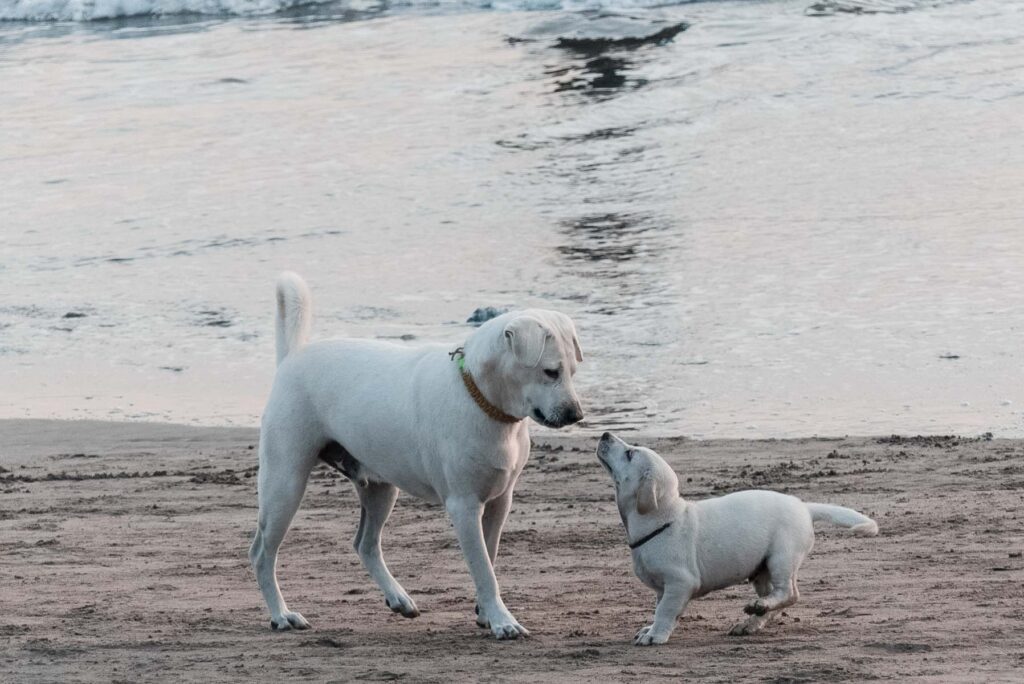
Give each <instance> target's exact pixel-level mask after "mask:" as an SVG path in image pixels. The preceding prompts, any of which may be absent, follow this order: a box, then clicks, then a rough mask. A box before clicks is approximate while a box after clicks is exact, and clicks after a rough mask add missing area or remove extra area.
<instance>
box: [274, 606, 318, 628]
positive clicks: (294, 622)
mask: <svg viewBox="0 0 1024 684" xmlns="http://www.w3.org/2000/svg"><path fill="white" fill-rule="evenodd" d="M310 627H312V625H310V624H309V622H308V621H307V620H306V618H304V617H302V615H300V614H299V613H294V612H292V611H290V610H286V611H285V612H283V613H281V614H280V615H278V616H277V617H272V618H270V629H272V630H274V631H275V632H287V631H288V630H290V629H309V628H310Z"/></svg>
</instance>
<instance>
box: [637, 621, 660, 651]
mask: <svg viewBox="0 0 1024 684" xmlns="http://www.w3.org/2000/svg"><path fill="white" fill-rule="evenodd" d="M666 641H668V634H659V633H658V632H655V631H654V625H647V626H646V627H644V628H642V629H641V630H640V631H639V632H637V633H636V638H634V639H633V645H634V646H657V645H658V644H664V643H665V642H666Z"/></svg>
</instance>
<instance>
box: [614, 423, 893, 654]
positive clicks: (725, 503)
mask: <svg viewBox="0 0 1024 684" xmlns="http://www.w3.org/2000/svg"><path fill="white" fill-rule="evenodd" d="M597 457H598V459H600V461H601V464H602V465H603V466H604V467H605V469H607V470H608V472H609V473H610V474H611V476H612V479H613V480H614V481H615V501H616V503H617V504H618V507H619V514H620V515H621V516H622V522H623V524H624V525H625V527H626V535H627V540H628V542H629V546H630V548H631V549H632V551H633V569H634V571H635V572H636V574H637V577H639V578H640V581H642V582H643V583H644V584H646V585H647V586H648V587H650V588H651V589H654V590H655V591H656V592H658V606H657V608H656V609H655V611H654V623H653V624H650V625H647V626H645V627H643V628H642V629H641V630H640V631H639V632H637V635H636V638H635V640H634V643H635V644H637V645H639V646H649V645H651V644H663V643H665V642H666V641H668V638H669V636H670V635H671V634H672V631H673V630H674V629H675V627H676V618H677V617H679V615H680V614H681V613H682V612H683V609H684V608H685V607H686V604H687V602H688V601H689V600H690V599H693V598H697V597H698V596H703V595H705V594H707V593H709V592H712V591H715V590H716V589H722V588H724V587H728V586H732V585H734V584H740V583H742V582H746V581H748V580H749V581H750V582H751V583H752V584H753V585H754V589H755V590H756V591H757V595H758V596H759V597H760V598H758V599H756V600H754V601H751V602H750V603H748V604H747V606H746V607H745V608H744V609H743V610H744V612H745V613H747V614H748V615H750V617H749V618H748V619H746V620H744V621H743V622H740V623H739V624H737V625H736V626H735V627H733V628H732V630H731V631H730V632H729V634H731V635H737V636H738V635H744V634H753V633H754V632H756V631H758V630H760V629H761V628H762V627H764V626H765V625H766V624H767V623H768V621H769V620H770V619H771V617H772V615H773V614H774V613H775V612H777V611H779V610H782V609H783V608H785V607H787V606H791V605H793V604H794V603H796V602H797V599H798V598H799V597H800V593H799V591H797V586H796V579H797V571H798V570H799V569H800V564H801V563H803V560H804V557H806V556H807V554H808V553H809V552H810V550H811V546H813V545H814V526H813V521H815V520H827V521H829V522H832V523H835V524H836V525H839V526H841V527H849V528H851V529H852V530H853V531H854V532H856V533H858V534H862V535H865V536H874V535H876V534H878V525H877V524H876V523H875V521H874V520H871V519H870V518H868V517H865V516H863V515H861V514H860V513H858V512H857V511H854V510H852V509H849V508H843V507H842V506H832V505H830V504H816V503H804V502H802V501H800V499H797V498H796V497H793V496H788V495H786V494H780V493H778V492H769V491H763V490H749V491H745V492H736V493H735V494H729V495H727V496H722V497H718V498H715V499H707V500H705V501H697V502H689V501H684V500H683V499H682V497H680V496H679V479H678V478H677V477H676V474H675V473H674V472H672V468H671V467H669V465H668V464H667V463H665V461H664V460H663V459H662V458H661V457H660V456H658V454H656V453H654V452H653V451H651V450H650V449H644V448H641V447H636V446H631V445H629V444H626V443H625V442H623V441H622V440H621V439H619V438H618V437H616V436H615V435H613V434H611V433H610V432H606V433H604V435H603V436H602V437H601V441H600V442H599V443H598V446H597Z"/></svg>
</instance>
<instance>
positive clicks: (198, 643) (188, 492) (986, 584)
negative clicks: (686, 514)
mask: <svg viewBox="0 0 1024 684" xmlns="http://www.w3.org/2000/svg"><path fill="white" fill-rule="evenodd" d="M256 438H257V435H256V431H255V430H249V429H198V428H192V427H181V426H175V425H152V424H123V423H122V424H117V423H98V422H96V423H94V422H81V423H79V422H74V423H71V422H47V421H0V466H2V468H3V471H2V472H0V681H12V682H13V681H17V682H26V681H54V682H56V681H61V682H74V681H125V682H137V681H162V680H167V681H175V682H183V681H184V682H193V681H195V682H210V681H229V680H244V681H262V680H270V679H276V680H286V679H293V678H298V679H302V680H304V681H352V680H370V681H388V680H402V681H437V682H450V681H477V680H488V681H529V682H554V681H579V680H584V679H588V680H591V681H594V682H605V681H655V680H661V679H665V680H670V679H672V680H680V679H697V678H699V679H702V680H706V681H716V682H735V681H770V682H819V681H864V680H872V679H897V680H901V681H908V680H922V681H1000V680H1001V681H1021V680H1022V679H1024V636H1022V631H1024V589H1022V584H1021V580H1022V579H1024V572H1022V571H1024V560H1022V559H1021V556H1020V553H1021V551H1022V550H1024V534H1022V523H1024V517H1022V512H1024V442H1022V441H1018V440H1014V441H1008V440H994V441H986V440H984V439H974V440H972V439H959V438H909V439H894V438H886V439H864V438H858V439H836V440H825V439H804V440H791V441H715V442H692V441H686V440H667V441H666V440H662V441H660V442H659V443H657V444H654V446H656V447H657V448H659V449H660V450H661V452H662V453H663V454H664V455H665V457H666V458H667V459H668V460H669V462H670V463H671V464H672V465H673V466H674V467H675V468H676V469H677V471H678V472H679V473H680V476H681V483H682V493H683V495H684V496H687V497H692V498H699V497H706V496H711V495H715V494H722V493H725V492H729V491H734V490H737V489H743V488H749V487H767V488H772V489H777V490H780V491H785V492H790V493H793V494H796V495H798V496H800V497H802V498H805V499H808V500H814V501H829V502H835V503H840V504H846V505H850V506H853V507H856V508H858V509H859V510H861V511H864V512H865V513H867V514H869V515H871V516H873V517H874V518H875V519H877V520H878V522H879V524H880V525H881V529H882V533H881V536H880V537H877V538H873V539H864V538H855V537H850V536H847V535H845V534H843V533H842V532H840V531H838V530H835V529H829V528H822V529H820V530H819V534H818V539H817V544H816V548H815V550H814V552H813V553H812V554H811V556H810V558H809V559H808V561H807V563H806V564H805V566H804V570H803V573H802V584H801V589H802V601H801V602H800V603H799V604H797V605H796V606H794V607H792V608H790V609H788V610H787V611H786V617H784V618H783V619H782V620H781V622H779V623H776V624H774V625H773V626H771V627H770V628H769V629H768V630H766V631H765V632H764V633H762V634H759V635H757V636H753V637H745V638H737V637H728V636H726V632H727V631H728V629H729V627H730V626H731V625H732V624H733V623H734V622H735V621H737V620H738V619H740V618H741V617H742V613H741V611H742V607H743V605H744V603H745V602H746V601H747V599H748V598H749V597H750V596H752V595H753V593H752V590H751V589H750V588H749V587H745V586H739V587H735V588H733V589H729V590H725V591H721V592H718V593H716V594H712V595H711V596H709V597H706V598H703V599H699V600H698V601H695V602H694V603H692V604H690V606H689V607H688V608H687V610H686V612H685V614H684V616H683V618H682V619H681V621H680V625H679V628H678V629H677V630H676V632H675V634H674V635H673V636H672V639H671V640H670V641H669V643H668V644H667V645H665V646H662V647H658V648H637V647H634V646H632V645H630V638H631V637H632V635H633V633H634V631H635V630H636V629H637V628H638V627H639V626H641V625H642V624H644V623H645V621H647V620H648V618H650V616H651V612H652V608H653V604H654V596H653V594H652V593H651V592H650V591H649V590H647V589H646V588H645V587H643V586H642V585H641V584H640V582H639V581H638V580H637V579H636V578H635V577H634V576H633V573H632V570H631V567H630V558H629V553H628V551H627V549H626V547H625V542H624V537H623V533H622V530H621V527H620V523H619V519H618V516H617V514H616V511H615V507H614V504H613V501H612V491H611V484H610V482H609V481H608V480H607V478H606V477H605V475H604V473H603V471H602V470H601V469H600V468H599V467H598V464H597V463H596V461H595V459H594V457H593V455H592V451H591V446H592V445H591V444H590V443H589V442H582V441H579V440H576V441H573V440H567V441H565V442H563V443H561V444H560V445H558V446H551V445H547V446H538V447H537V448H535V449H534V454H533V457H532V459H531V462H530V465H529V466H528V467H527V469H526V472H525V473H524V475H523V478H522V480H521V481H520V483H519V486H518V488H517V496H516V501H515V506H514V509H513V512H512V516H511V518H510V520H509V524H508V526H507V528H506V532H505V535H504V539H503V543H502V547H501V554H500V558H499V563H498V574H499V578H500V581H501V584H502V587H503V590H504V596H505V600H506V602H507V603H508V605H509V606H510V608H511V609H512V610H513V611H514V612H515V614H516V615H517V616H518V618H519V619H520V620H521V621H522V622H523V623H524V624H525V625H526V626H527V627H528V628H529V629H530V630H532V633H533V637H532V638H530V639H529V640H526V641H521V642H511V643H501V642H495V641H494V640H493V639H491V638H490V637H489V636H488V633H487V632H485V631H484V630H480V629H478V628H476V627H475V626H474V623H473V596H472V584H471V581H470V579H469V576H468V573H467V571H466V569H465V566H464V564H463V561H462V558H461V556H460V554H459V550H458V547H457V544H456V542H455V539H454V534H453V532H452V531H451V529H450V527H449V525H448V522H447V520H446V519H445V517H444V514H443V512H442V511H441V510H440V509H439V508H438V507H436V506H430V505H426V504H423V503H421V502H419V501H416V500H414V499H412V498H409V497H405V496H403V497H402V498H400V499H399V502H398V506H397V508H396V510H395V513H394V515H393V517H392V519H391V521H390V523H389V525H388V527H387V530H386V531H385V538H384V547H385V555H386V558H387V560H388V563H389V565H390V567H391V569H392V571H393V573H394V574H395V576H396V577H397V578H398V579H399V581H401V582H402V583H403V584H404V585H405V587H406V589H408V590H409V592H410V593H411V595H412V596H413V598H414V599H415V600H416V602H417V604H418V605H419V608H420V610H421V611H423V615H422V616H421V617H420V618H419V619H417V620H406V619H403V618H401V617H398V616H395V615H393V614H391V613H390V612H389V611H388V610H387V609H386V608H385V606H384V602H383V600H382V598H381V596H380V594H379V592H378V591H377V589H376V588H375V587H374V586H373V584H372V583H371V581H370V580H369V578H368V577H367V575H366V573H365V572H364V571H363V569H362V568H361V567H360V565H359V562H358V559H357V558H356V555H355V553H354V552H353V551H352V549H351V546H350V539H351V537H352V535H353V533H354V532H355V527H356V523H357V521H358V513H357V508H356V497H355V496H354V493H353V492H352V491H350V485H349V484H348V483H347V482H345V481H344V480H342V479H339V477H338V476H337V475H336V474H335V473H333V472H330V471H328V470H327V469H326V468H324V467H320V468H317V470H315V471H314V474H313V478H312V480H311V483H310V487H309V490H308V492H307V494H306V499H305V501H304V503H303V506H302V509H301V510H300V512H299V515H298V516H297V518H296V521H295V524H294V526H293V527H292V530H291V533H290V534H289V536H288V538H287V540H286V542H285V546H284V550H283V551H284V555H283V559H282V564H281V565H282V567H281V569H280V577H281V581H282V585H283V589H284V592H285V595H286V597H287V598H288V601H289V603H290V605H291V607H292V608H294V609H295V610H299V611H301V612H302V613H303V614H304V615H305V616H306V617H307V618H309V619H310V620H311V622H312V623H313V625H314V628H315V629H314V630H313V631H310V632H294V633H284V634H282V633H273V632H271V631H270V630H269V624H268V617H267V614H266V612H265V609H264V606H263V603H262V599H261V598H260V595H259V592H258V590H257V588H256V583H255V580H254V578H253V576H252V573H251V572H250V570H249V568H248V565H247V562H246V549H247V546H248V542H249V538H250V535H251V533H252V530H253V526H254V520H255V517H256V509H255V503H256V495H255V478H254V477H253V473H254V471H255V469H256V452H255V450H254V445H255V443H256Z"/></svg>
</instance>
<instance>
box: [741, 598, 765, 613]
mask: <svg viewBox="0 0 1024 684" xmlns="http://www.w3.org/2000/svg"><path fill="white" fill-rule="evenodd" d="M743 612H744V613H746V614H747V615H764V614H765V613H767V612H768V604H767V603H766V602H765V600H764V599H757V600H755V601H751V602H750V603H748V604H747V605H745V606H743Z"/></svg>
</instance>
